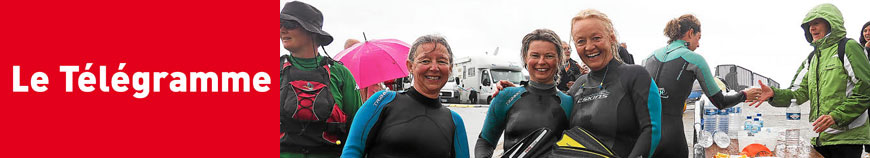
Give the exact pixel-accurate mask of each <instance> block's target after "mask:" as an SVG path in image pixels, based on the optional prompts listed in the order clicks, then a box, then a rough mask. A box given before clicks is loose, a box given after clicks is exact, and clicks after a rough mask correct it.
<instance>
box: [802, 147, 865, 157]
mask: <svg viewBox="0 0 870 158" xmlns="http://www.w3.org/2000/svg"><path fill="white" fill-rule="evenodd" d="M814 148H815V149H816V151H817V152H819V154H822V156H825V157H836V158H860V157H861V153H862V152H863V151H862V150H864V145H851V144H844V145H826V146H815V147H814Z"/></svg>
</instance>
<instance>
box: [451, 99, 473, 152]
mask: <svg viewBox="0 0 870 158" xmlns="http://www.w3.org/2000/svg"><path fill="white" fill-rule="evenodd" d="M450 113H452V114H453V125H454V126H456V130H454V131H453V150H454V152H455V154H456V157H461V158H468V157H471V153H470V152H469V148H468V134H466V133H465V123H464V122H463V121H462V117H460V116H459V114H458V113H456V111H453V110H450Z"/></svg>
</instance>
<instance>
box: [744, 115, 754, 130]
mask: <svg viewBox="0 0 870 158" xmlns="http://www.w3.org/2000/svg"><path fill="white" fill-rule="evenodd" d="M743 130H745V131H749V130H752V116H746V120H744V121H743Z"/></svg>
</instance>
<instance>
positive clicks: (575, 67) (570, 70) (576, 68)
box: [556, 59, 583, 92]
mask: <svg viewBox="0 0 870 158" xmlns="http://www.w3.org/2000/svg"><path fill="white" fill-rule="evenodd" d="M562 67H563V68H559V84H557V85H556V88H558V89H559V90H560V91H563V92H566V91H568V88H571V87H568V82H570V81H574V80H577V77H580V75H583V72H582V71H583V70H580V64H578V63H577V61H574V59H568V62H566V64H565V65H564V66H562Z"/></svg>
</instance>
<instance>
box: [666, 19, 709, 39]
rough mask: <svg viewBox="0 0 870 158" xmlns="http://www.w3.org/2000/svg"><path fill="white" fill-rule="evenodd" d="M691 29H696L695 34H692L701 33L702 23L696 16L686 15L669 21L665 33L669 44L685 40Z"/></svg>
mask: <svg viewBox="0 0 870 158" xmlns="http://www.w3.org/2000/svg"><path fill="white" fill-rule="evenodd" d="M689 29H694V32H692V33H698V32H701V21H699V20H698V18H695V15H692V14H684V15H682V16H680V17H678V18H674V19H672V20H671V21H668V24H667V25H665V30H664V33H665V36H667V37H668V43H671V42H674V41H676V40H679V39H680V38H683V35H685V34H686V32H688V31H689Z"/></svg>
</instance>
